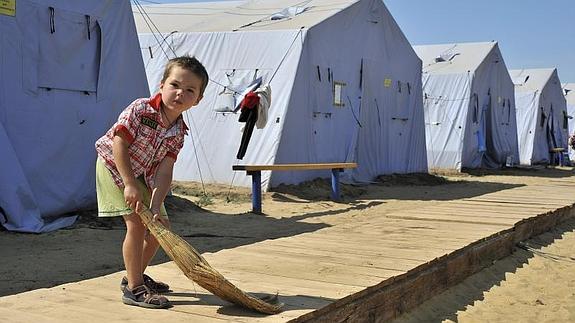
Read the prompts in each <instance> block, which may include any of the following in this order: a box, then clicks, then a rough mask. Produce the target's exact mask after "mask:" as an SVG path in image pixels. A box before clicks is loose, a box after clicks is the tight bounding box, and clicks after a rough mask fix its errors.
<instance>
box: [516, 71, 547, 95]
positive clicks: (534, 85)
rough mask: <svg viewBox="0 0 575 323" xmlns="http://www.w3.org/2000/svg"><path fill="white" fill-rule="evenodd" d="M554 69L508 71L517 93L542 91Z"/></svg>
mask: <svg viewBox="0 0 575 323" xmlns="http://www.w3.org/2000/svg"><path fill="white" fill-rule="evenodd" d="M555 70H556V69H555V68H537V69H520V70H509V75H511V79H512V80H513V83H514V84H515V90H517V91H537V90H542V89H543V88H544V87H545V85H547V82H549V80H550V79H551V77H552V76H553V73H554V72H555Z"/></svg>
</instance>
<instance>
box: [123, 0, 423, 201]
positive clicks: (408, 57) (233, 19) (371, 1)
mask: <svg viewBox="0 0 575 323" xmlns="http://www.w3.org/2000/svg"><path fill="white" fill-rule="evenodd" d="M142 9H144V10H145V13H146V15H144V17H145V16H149V17H151V18H152V22H153V26H154V28H152V30H156V31H158V32H160V33H161V34H159V33H151V32H150V29H149V28H148V24H147V23H146V21H145V20H144V18H143V16H142V15H141V14H140V13H139V11H141V10H142ZM134 12H135V17H136V26H137V28H138V32H139V38H140V45H141V48H142V56H143V58H144V63H145V65H146V73H147V76H148V82H149V85H150V91H151V92H155V91H157V89H158V84H159V82H160V79H161V74H162V71H163V66H164V65H165V63H166V60H167V57H173V56H175V55H183V54H188V55H194V56H196V57H198V59H199V60H200V61H202V62H203V63H204V65H205V66H206V68H207V70H208V72H209V74H210V78H211V80H212V81H211V82H210V84H209V85H208V87H207V89H206V92H205V95H204V99H203V101H202V102H201V103H200V105H199V106H198V107H196V108H194V109H191V110H189V111H187V112H186V113H185V114H184V120H185V121H186V122H187V123H188V126H189V128H190V136H189V138H186V142H185V144H184V148H183V149H182V152H180V155H179V156H178V161H177V162H176V166H175V171H174V172H175V174H174V178H175V179H177V180H192V181H204V182H216V183H226V184H230V183H233V185H242V186H248V185H250V179H249V177H246V176H245V175H244V174H240V173H238V174H235V173H234V172H232V170H231V167H232V165H233V164H237V163H243V164H279V163H321V162H351V161H356V162H358V165H359V166H358V168H357V169H356V170H354V171H349V172H346V173H345V174H344V178H347V179H350V180H355V181H370V180H373V179H374V178H375V177H376V176H378V175H380V174H389V173H409V172H426V171H427V163H426V156H425V139H424V135H425V133H424V129H423V126H422V125H423V110H422V108H421V105H422V99H421V61H420V60H419V59H418V58H417V56H416V55H415V53H414V51H413V49H412V48H411V46H410V45H409V42H408V41H407V39H406V38H405V36H404V35H403V33H402V32H401V30H400V29H399V27H398V26H397V24H396V23H395V21H394V20H393V18H392V17H391V15H390V13H389V11H388V10H387V9H386V7H385V5H384V4H383V2H382V1H381V0H359V1H355V0H354V1H352V0H347V1H339V2H336V3H334V2H333V1H328V0H312V1H305V2H301V1H294V0H269V1H234V2H219V3H217V2H216V3H199V4H198V3H189V4H188V3H187V4H182V3H178V4H162V5H149V6H144V7H143V8H142V7H134ZM282 16H283V18H281V17H282ZM280 18H281V19H280ZM156 28H157V29H156ZM358 35H361V37H358ZM167 45H170V47H168V46H167ZM334 53H337V55H334ZM255 77H262V79H263V83H264V84H266V83H269V84H270V85H271V87H272V104H271V107H270V109H269V112H268V122H267V124H266V126H265V127H264V128H262V129H255V130H254V132H253V136H252V138H251V141H250V143H249V146H248V149H247V152H246V155H245V157H244V158H243V159H242V160H237V159H236V152H237V150H238V147H239V143H240V137H241V128H242V126H243V124H241V123H239V122H238V114H234V113H229V112H227V113H226V112H216V111H215V110H214V109H216V108H218V107H222V106H225V105H226V104H230V103H229V102H233V101H234V98H233V97H230V96H233V95H231V94H230V93H233V91H237V92H239V91H240V90H241V89H242V88H244V87H245V86H246V85H247V84H249V83H250V82H251V81H252V80H253V79H254V78H255ZM230 89H232V90H230ZM226 102H227V103H226ZM236 102H237V101H236ZM326 176H329V172H325V171H305V172H273V173H272V172H264V173H262V188H263V189H264V190H265V189H267V188H268V187H270V186H276V185H278V184H280V183H287V184H293V183H300V182H302V181H305V180H309V179H313V178H316V177H326Z"/></svg>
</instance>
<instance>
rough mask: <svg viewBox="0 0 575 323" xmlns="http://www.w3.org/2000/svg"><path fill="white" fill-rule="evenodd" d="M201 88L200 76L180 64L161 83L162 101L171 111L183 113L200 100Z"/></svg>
mask: <svg viewBox="0 0 575 323" xmlns="http://www.w3.org/2000/svg"><path fill="white" fill-rule="evenodd" d="M201 89H202V79H201V78H200V77H198V76H197V75H196V74H195V73H193V72H191V71H189V70H186V69H183V68H181V67H180V66H174V67H172V69H171V71H170V75H169V76H168V78H167V79H166V80H165V81H164V82H163V83H161V84H160V92H161V93H162V103H163V104H164V107H165V108H166V109H167V110H169V111H170V112H171V113H174V112H177V113H178V114H181V113H182V112H184V111H186V110H188V109H189V108H191V107H193V106H195V105H197V104H198V103H199V102H200V100H201V99H202V95H201V94H200V91H201Z"/></svg>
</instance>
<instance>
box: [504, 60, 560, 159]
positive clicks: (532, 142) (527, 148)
mask: <svg viewBox="0 0 575 323" xmlns="http://www.w3.org/2000/svg"><path fill="white" fill-rule="evenodd" d="M509 73H510V74H511V78H512V79H513V83H514V84H515V102H516V104H517V124H518V127H517V135H518V138H519V154H520V159H521V164H523V165H534V164H548V163H550V161H551V155H550V151H551V150H552V149H553V148H564V149H567V139H568V138H569V134H568V114H567V107H566V102H565V97H564V96H563V91H562V90H561V82H560V81H559V76H558V75H557V70H556V69H555V68H547V69H520V70H511V71H509Z"/></svg>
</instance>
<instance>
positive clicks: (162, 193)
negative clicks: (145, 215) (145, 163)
mask: <svg viewBox="0 0 575 323" xmlns="http://www.w3.org/2000/svg"><path fill="white" fill-rule="evenodd" d="M175 162H176V160H175V159H174V158H173V157H170V156H166V157H165V158H164V159H163V160H162V161H161V162H160V165H158V170H157V171H156V178H155V180H154V187H152V191H154V190H156V191H155V193H154V194H152V201H151V203H150V204H151V206H150V209H151V210H152V212H153V213H154V215H156V214H158V215H159V214H160V206H161V205H162V202H163V201H164V199H165V198H166V194H168V191H169V190H170V185H171V184H172V174H173V171H174V163H175Z"/></svg>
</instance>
